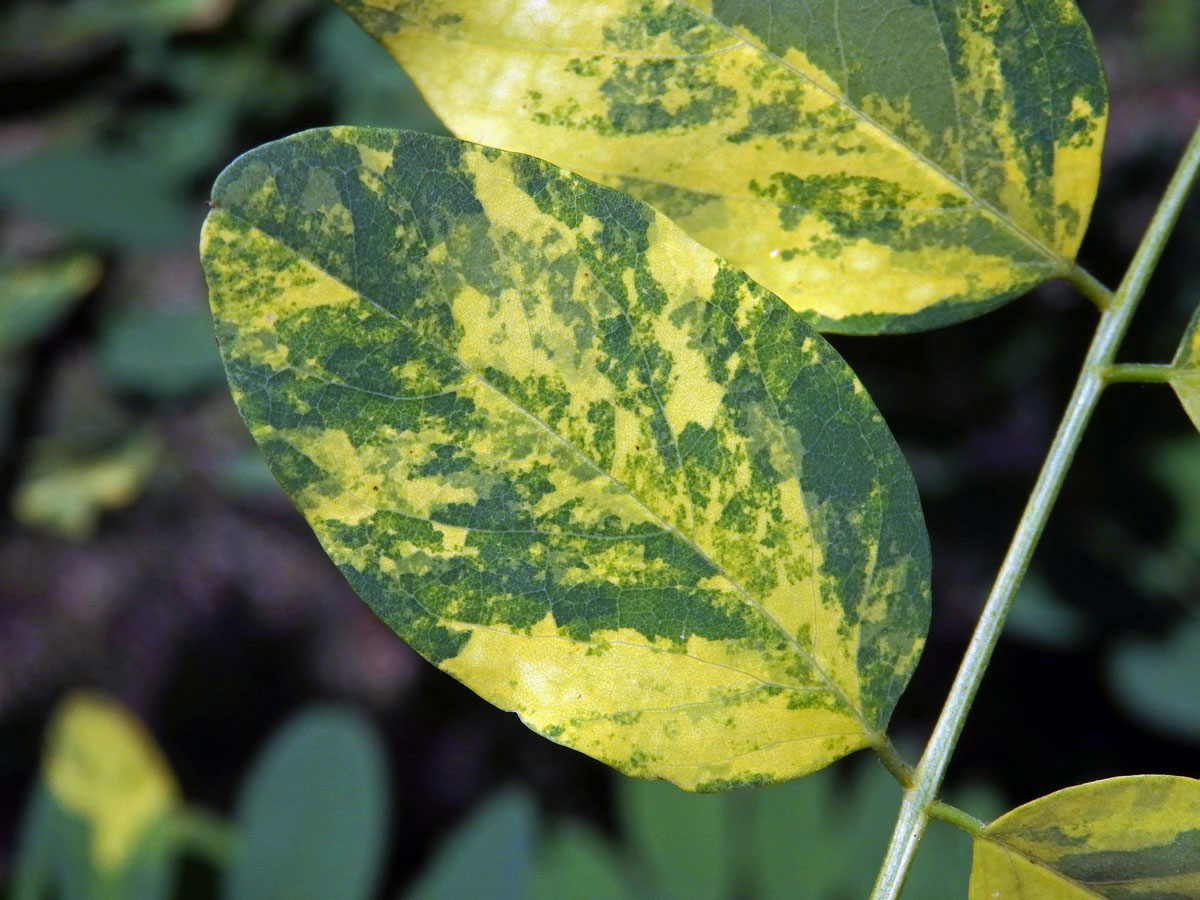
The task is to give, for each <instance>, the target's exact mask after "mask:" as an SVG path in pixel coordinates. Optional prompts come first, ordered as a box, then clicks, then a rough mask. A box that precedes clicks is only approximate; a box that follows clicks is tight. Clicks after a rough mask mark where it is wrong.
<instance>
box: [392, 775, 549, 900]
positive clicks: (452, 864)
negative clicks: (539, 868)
mask: <svg viewBox="0 0 1200 900" xmlns="http://www.w3.org/2000/svg"><path fill="white" fill-rule="evenodd" d="M536 832H537V809H536V807H535V806H534V804H533V801H532V800H531V799H530V798H529V796H528V795H526V794H525V793H523V792H520V791H516V790H511V791H505V792H502V793H500V794H497V795H496V796H494V797H492V798H491V799H490V800H488V801H487V803H485V804H484V805H483V806H482V807H481V808H480V809H478V810H477V811H476V812H475V813H473V814H472V815H471V817H470V818H469V819H467V821H466V822H464V823H463V824H462V825H461V826H460V827H459V828H458V829H457V830H456V831H455V832H453V833H452V834H450V836H449V837H447V838H446V839H445V840H444V841H443V842H442V844H441V846H440V847H439V848H438V851H437V854H436V855H435V856H434V858H433V859H432V860H431V861H430V863H429V864H428V866H426V868H425V870H424V871H423V872H422V873H421V874H420V875H419V876H418V877H417V881H416V883H415V884H414V885H413V887H412V888H411V889H410V890H409V891H407V892H406V893H405V895H404V897H405V900H464V898H467V897H481V898H483V897H486V898H487V900H526V893H525V888H526V884H527V883H528V879H529V876H530V866H531V864H532V860H533V852H534V843H535V840H536Z"/></svg>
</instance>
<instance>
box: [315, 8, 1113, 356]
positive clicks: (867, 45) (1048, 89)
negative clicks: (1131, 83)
mask: <svg viewBox="0 0 1200 900" xmlns="http://www.w3.org/2000/svg"><path fill="white" fill-rule="evenodd" d="M338 2H339V3H340V4H341V5H342V6H343V7H344V8H345V9H346V11H347V12H348V13H349V14H350V15H351V16H352V17H354V18H355V19H356V20H357V21H358V22H359V24H361V25H362V26H363V28H365V29H366V30H367V32H368V33H370V34H371V35H373V36H374V37H375V38H376V39H377V40H379V41H380V43H382V44H383V45H384V46H385V47H386V48H387V49H388V50H389V51H390V52H391V53H392V55H393V56H394V57H395V58H396V59H397V60H398V61H399V62H400V63H401V64H402V65H403V66H404V67H405V69H406V70H407V71H408V72H409V74H410V75H411V76H412V77H413V79H414V80H415V81H416V83H417V84H418V85H419V86H420V88H421V90H422V92H423V93H424V95H425V96H426V98H427V99H428V100H429V101H430V103H431V104H432V106H433V107H434V109H435V110H436V111H437V113H438V114H439V115H440V116H441V117H442V119H443V120H444V121H445V122H446V123H447V125H448V126H449V127H450V128H451V129H452V130H453V131H454V132H455V133H456V134H457V135H459V136H460V137H463V138H466V139H469V140H473V141H478V142H480V143H482V144H489V145H492V146H496V147H501V148H504V149H506V150H516V151H521V152H525V153H531V154H534V155H536V156H538V157H541V158H543V159H548V160H551V161H552V162H555V163H557V164H559V165H562V166H567V167H569V168H570V169H572V170H573V171H576V172H579V173H581V174H584V175H586V176H588V177H590V178H593V179H594V180H597V181H601V182H603V183H606V184H609V185H612V186H615V187H619V188H621V189H622V190H624V191H627V192H629V193H632V194H634V195H635V196H637V197H639V198H640V199H643V200H645V201H646V202H648V203H651V204H652V205H654V206H655V207H656V208H658V209H659V210H661V211H662V212H664V213H666V214H667V215H669V216H671V217H672V218H674V219H675V220H676V221H677V223H678V224H679V225H681V226H682V227H683V228H684V230H685V231H687V232H688V233H689V234H690V235H691V236H692V237H694V238H696V239H697V240H698V241H700V242H701V243H702V244H704V245H706V246H708V247H710V248H712V249H713V250H715V251H717V252H719V253H721V254H723V255H724V256H725V257H726V258H727V259H729V260H730V261H731V262H732V263H734V264H735V265H736V266H738V267H739V268H740V269H742V270H744V271H745V272H746V273H747V274H749V275H750V276H751V277H752V278H754V279H755V280H756V281H758V282H760V283H761V284H763V285H765V286H766V287H768V288H769V289H770V290H772V291H773V292H774V293H775V294H777V295H778V296H780V297H781V298H783V299H784V300H785V301H786V302H787V303H788V304H789V305H790V306H791V307H792V308H793V309H796V310H798V311H801V312H803V313H805V314H807V315H808V316H809V321H810V324H815V325H817V326H818V327H820V328H822V329H827V330H831V331H845V332H859V333H875V332H880V331H909V330H916V329H921V328H929V327H933V326H935V325H941V324H945V323H948V322H952V321H956V320H958V319H962V318H966V317H968V316H972V315H978V314H980V313H982V312H984V311H986V310H988V309H991V308H992V307H994V306H995V305H997V304H998V303H1000V302H1003V301H1004V300H1006V299H1008V298H1010V297H1013V296H1015V295H1016V294H1019V293H1021V292H1023V291H1025V290H1027V289H1028V288H1029V287H1030V286H1031V285H1035V284H1037V283H1039V282H1041V281H1044V280H1046V279H1048V278H1052V277H1055V276H1057V275H1061V274H1063V273H1064V272H1065V271H1067V269H1068V268H1069V267H1070V265H1071V261H1072V259H1073V258H1074V255H1075V253H1076V251H1077V250H1078V247H1079V244H1080V241H1081V240H1082V237H1083V231H1084V228H1085V227H1086V225H1087V221H1088V217H1089V215H1090V212H1091V206H1092V202H1093V200H1094V198H1095V192H1096V185H1097V181H1098V176H1099V165H1100V151H1101V146H1102V144H1103V136H1104V129H1105V122H1106V117H1107V111H1108V95H1107V88H1106V85H1105V80H1104V74H1103V71H1102V69H1101V65H1100V60H1099V57H1098V54H1097V52H1096V47H1095V44H1094V42H1093V40H1092V36H1091V33H1090V31H1089V30H1088V27H1087V24H1086V23H1085V22H1084V20H1083V18H1082V17H1081V15H1080V13H1079V10H1078V8H1077V7H1076V5H1075V3H1074V2H1073V0H1020V2H995V3H979V2H962V0H872V2H869V3H850V2H845V0H774V2H769V3H767V2H746V0H597V2H593V3H588V4H579V3H576V2H573V0H539V2H537V3H533V2H528V3H522V2H503V3H501V2H496V0H370V2H366V0H338ZM450 16H453V21H450V20H449V18H448V17H450Z"/></svg>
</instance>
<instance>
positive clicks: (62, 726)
mask: <svg viewBox="0 0 1200 900" xmlns="http://www.w3.org/2000/svg"><path fill="white" fill-rule="evenodd" d="M43 770H44V778H45V783H46V787H47V790H48V792H49V794H50V796H51V797H52V798H53V799H54V800H55V801H56V802H57V803H58V804H59V805H60V806H61V807H62V808H63V809H64V810H66V811H67V812H68V813H72V814H74V815H76V816H78V817H79V818H81V819H82V820H83V821H84V822H85V823H87V825H88V827H89V830H90V834H91V860H92V864H93V865H94V866H95V868H96V869H97V870H98V871H100V872H112V871H115V870H118V869H120V868H122V866H123V865H125V864H126V863H127V862H128V860H129V859H130V857H131V856H132V855H133V853H134V852H135V851H136V849H137V847H138V845H139V844H140V842H141V841H142V839H143V837H144V836H145V835H146V833H147V832H148V831H149V830H150V829H151V828H152V827H153V826H154V825H155V824H156V823H158V822H160V821H162V819H163V818H164V817H165V816H166V815H167V814H168V813H169V812H170V811H171V810H172V809H173V808H174V807H175V806H176V804H177V803H178V802H179V797H178V794H179V791H178V788H177V786H176V783H175V779H174V777H173V776H172V774H171V771H170V768H169V767H168V764H167V761H166V760H165V759H164V758H163V755H162V753H161V751H160V750H159V749H158V747H157V746H156V745H155V743H154V740H153V738H151V736H150V735H149V734H148V733H147V732H146V730H145V728H144V727H143V726H142V724H141V723H140V722H139V721H138V720H137V719H135V718H134V717H133V716H132V715H131V714H130V713H129V711H128V710H126V709H125V708H124V707H123V706H121V705H120V704H118V703H116V702H114V701H112V700H109V699H107V698H104V697H101V696H99V695H96V694H90V693H78V694H74V695H72V696H70V697H68V698H67V700H66V701H64V703H63V704H62V706H61V707H60V708H59V710H58V712H57V714H56V715H55V718H54V721H53V722H52V723H51V726H50V733H49V737H48V739H47V746H46V751H45V759H44V761H43Z"/></svg>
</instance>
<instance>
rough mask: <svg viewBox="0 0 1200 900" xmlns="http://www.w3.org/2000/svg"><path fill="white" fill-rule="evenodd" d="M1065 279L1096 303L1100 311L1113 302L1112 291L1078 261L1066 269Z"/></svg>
mask: <svg viewBox="0 0 1200 900" xmlns="http://www.w3.org/2000/svg"><path fill="white" fill-rule="evenodd" d="M1065 277H1066V279H1067V281H1069V282H1071V284H1073V285H1075V289H1076V290H1077V291H1079V293H1081V294H1083V296H1085V297H1087V298H1088V299H1089V300H1091V301H1092V302H1093V303H1095V304H1096V308H1097V309H1098V310H1100V312H1104V311H1105V310H1106V309H1108V308H1109V307H1110V306H1112V304H1113V292H1112V291H1110V290H1109V289H1108V288H1107V287H1105V286H1104V285H1103V284H1101V283H1100V280H1099V279H1098V278H1096V276H1095V275H1093V274H1092V273H1091V272H1089V271H1088V270H1087V269H1085V268H1083V267H1082V266H1081V265H1079V264H1078V263H1073V264H1072V265H1071V268H1070V269H1068V270H1067V274H1066V276H1065Z"/></svg>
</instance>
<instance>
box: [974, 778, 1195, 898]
mask: <svg viewBox="0 0 1200 900" xmlns="http://www.w3.org/2000/svg"><path fill="white" fill-rule="evenodd" d="M1096 897H1107V898H1109V900H1153V898H1171V900H1200V781H1197V780H1195V779H1192V778H1179V777H1176V776H1171V775H1135V776H1129V777H1124V778H1110V779H1107V780H1105V781H1095V782H1092V783H1091V784H1083V785H1079V786H1077V787H1071V788H1067V789H1066V790H1062V791H1057V792H1055V793H1053V794H1050V795H1049V796H1047V797H1042V798H1040V799H1038V800H1034V801H1033V802H1032V803H1027V804H1025V805H1024V806H1021V807H1018V808H1017V809H1015V810H1013V811H1012V812H1010V813H1006V814H1005V815H1003V816H1001V817H1000V818H999V819H997V820H996V821H994V822H992V823H991V824H990V825H988V826H987V827H986V828H985V829H984V831H983V834H982V835H980V836H978V837H977V838H976V839H975V859H974V863H973V865H972V868H971V888H970V898H971V900H1034V898H1037V900H1094V898H1096Z"/></svg>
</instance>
